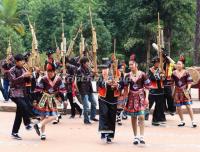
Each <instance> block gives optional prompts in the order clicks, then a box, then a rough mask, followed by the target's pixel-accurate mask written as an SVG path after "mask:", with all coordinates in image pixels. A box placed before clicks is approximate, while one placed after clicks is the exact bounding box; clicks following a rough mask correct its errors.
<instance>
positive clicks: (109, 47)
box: [0, 0, 196, 65]
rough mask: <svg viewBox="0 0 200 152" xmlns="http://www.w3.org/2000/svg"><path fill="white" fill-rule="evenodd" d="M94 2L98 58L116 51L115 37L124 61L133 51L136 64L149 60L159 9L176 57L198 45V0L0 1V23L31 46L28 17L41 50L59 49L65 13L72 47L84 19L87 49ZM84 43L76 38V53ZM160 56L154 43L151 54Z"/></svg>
mask: <svg viewBox="0 0 200 152" xmlns="http://www.w3.org/2000/svg"><path fill="white" fill-rule="evenodd" d="M89 6H90V7H91V10H92V18H93V24H94V27H95V28H96V32H97V41H98V52H97V55H98V60H99V61H100V60H101V57H105V56H109V55H110V54H111V53H112V52H113V50H114V49H113V40H114V39H116V50H117V51H116V54H119V56H118V57H119V58H120V59H126V60H128V58H129V56H130V54H132V53H135V54H136V60H137V62H139V63H140V62H145V61H146V53H147V51H146V50H147V48H148V46H147V45H148V42H149V41H147V40H150V42H151V43H152V42H156V33H157V13H158V12H160V19H161V25H162V27H164V32H165V38H166V41H167V38H168V40H169V41H170V42H171V46H170V48H171V52H172V53H171V54H172V55H171V56H172V58H173V57H175V56H177V55H178V54H180V53H182V52H184V53H185V54H187V51H186V50H192V49H193V39H194V27H195V7H196V3H195V0H192V1H191V0H159V1H158V0H134V1H130V0H123V1H122V0H104V1H102V0H73V1H72V0H0V25H2V26H7V27H10V28H13V29H14V30H15V31H16V32H17V33H21V35H22V36H23V37H20V36H18V35H17V34H16V33H15V34H16V36H18V37H19V41H20V42H21V44H20V45H19V46H22V47H24V48H25V50H30V49H31V41H32V37H31V33H30V29H29V24H28V20H27V15H28V16H29V18H30V20H31V22H32V23H34V25H35V28H36V36H37V39H38V42H39V50H40V51H47V50H48V49H49V48H51V49H55V48H56V45H55V37H56V40H57V44H58V45H59V46H60V42H61V33H62V27H61V20H62V17H63V20H64V24H65V27H64V31H65V37H66V38H67V44H68V45H69V43H70V41H71V40H72V39H73V37H74V36H75V34H76V32H77V30H78V28H79V26H80V24H81V22H82V24H83V36H84V37H85V41H86V49H87V50H91V48H92V47H91V42H92V31H91V23H90V16H89ZM22 23H23V24H22ZM10 28H8V29H9V30H8V31H9V32H10ZM4 30H6V29H4ZM12 32H13V31H12ZM22 33H24V34H22ZM6 37H8V36H6ZM169 38H170V39H169ZM21 39H22V40H23V41H21ZM3 42H4V43H5V44H4V43H3ZM3 42H1V43H2V46H6V45H7V41H3ZM79 42H80V36H78V38H77V40H76V42H75V46H74V52H73V54H75V55H78V53H79ZM1 49H2V48H1ZM3 49H5V47H4V48H3ZM155 54H156V51H154V50H153V48H152V47H151V57H152V56H154V55H155ZM188 61H189V60H188ZM189 64H191V62H189V63H188V65H189Z"/></svg>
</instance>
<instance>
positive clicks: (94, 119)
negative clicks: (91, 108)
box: [91, 118, 99, 122]
mask: <svg viewBox="0 0 200 152" xmlns="http://www.w3.org/2000/svg"><path fill="white" fill-rule="evenodd" d="M91 120H92V121H96V122H97V121H99V120H98V119H96V118H93V119H91Z"/></svg>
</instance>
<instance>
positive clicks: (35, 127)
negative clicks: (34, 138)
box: [33, 124, 40, 136]
mask: <svg viewBox="0 0 200 152" xmlns="http://www.w3.org/2000/svg"><path fill="white" fill-rule="evenodd" d="M33 127H34V129H35V131H36V133H37V134H38V136H40V128H39V126H38V124H35V125H34V126H33Z"/></svg>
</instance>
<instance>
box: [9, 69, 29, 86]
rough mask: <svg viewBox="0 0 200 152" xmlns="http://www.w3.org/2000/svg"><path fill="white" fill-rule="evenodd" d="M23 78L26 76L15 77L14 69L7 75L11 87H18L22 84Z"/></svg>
mask: <svg viewBox="0 0 200 152" xmlns="http://www.w3.org/2000/svg"><path fill="white" fill-rule="evenodd" d="M25 76H26V75H25V74H23V75H21V76H19V77H17V76H16V74H15V70H14V69H11V70H10V71H9V73H8V79H9V80H10V81H11V82H12V84H13V85H19V84H22V83H24V81H25V80H24V78H25Z"/></svg>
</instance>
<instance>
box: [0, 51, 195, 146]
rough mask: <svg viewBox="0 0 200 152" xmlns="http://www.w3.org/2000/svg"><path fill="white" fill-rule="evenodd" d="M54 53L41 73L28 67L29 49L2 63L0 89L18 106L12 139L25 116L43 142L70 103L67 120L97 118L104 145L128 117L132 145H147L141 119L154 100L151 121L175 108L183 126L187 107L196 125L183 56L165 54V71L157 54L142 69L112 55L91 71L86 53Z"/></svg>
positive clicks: (156, 123)
mask: <svg viewBox="0 0 200 152" xmlns="http://www.w3.org/2000/svg"><path fill="white" fill-rule="evenodd" d="M53 53H54V52H53V51H48V52H47V60H46V61H45V65H44V67H43V69H44V72H42V70H41V67H31V68H30V67H29V66H28V62H27V61H28V58H29V56H30V53H25V54H17V55H13V56H10V58H9V60H6V61H5V62H3V63H2V67H1V69H2V72H3V86H1V87H0V89H1V92H2V94H3V97H4V99H5V101H6V102H7V101H8V100H9V99H11V100H12V101H13V102H14V103H15V104H16V115H15V120H14V123H13V129H12V133H11V135H12V137H13V138H14V139H18V140H21V139H22V138H21V137H20V136H19V129H20V125H21V123H22V120H23V123H24V125H25V128H26V129H27V130H31V129H32V128H34V129H35V131H36V133H37V134H38V136H40V139H41V140H46V131H45V129H46V125H47V124H49V123H51V122H53V123H54V124H57V123H59V121H60V119H61V115H66V114H67V105H68V101H69V103H70V106H71V116H70V118H71V119H73V118H75V115H76V113H78V115H79V116H80V117H81V116H82V115H83V123H84V124H85V125H90V124H92V123H91V121H93V122H99V129H98V130H99V132H100V134H101V139H102V140H103V141H105V142H106V143H111V142H112V139H113V138H114V136H115V128H116V124H118V125H122V124H123V123H122V120H123V119H127V117H128V116H130V117H131V124H132V129H133V135H134V137H133V144H134V145H138V144H145V138H144V129H145V125H144V123H145V120H148V119H149V114H150V111H151V109H152V107H153V105H154V103H155V107H154V110H153V115H152V125H154V126H160V125H163V124H166V117H165V115H166V114H170V115H172V116H173V115H174V114H175V112H176V109H177V113H178V115H179V117H180V123H178V124H177V125H178V127H183V126H185V121H184V118H183V111H182V106H184V105H185V106H186V109H187V111H188V113H189V116H190V118H191V126H192V127H194V128H195V127H197V124H196V122H195V121H194V115H193V111H192V108H191V104H192V100H191V95H190V89H191V85H192V78H191V76H190V74H189V73H188V71H187V70H185V68H184V63H185V58H184V57H183V56H181V57H180V59H179V60H178V61H177V63H173V62H171V61H170V60H169V59H168V58H167V55H165V54H163V58H164V68H163V70H161V69H160V67H159V66H160V58H159V57H154V58H153V59H152V65H153V66H152V67H150V68H149V71H148V72H147V73H145V72H143V71H141V70H140V66H139V64H138V63H137V62H136V56H135V55H131V57H130V60H129V61H128V66H127V65H126V63H125V61H119V60H117V59H116V57H115V56H114V55H112V57H111V59H106V58H105V59H103V60H102V65H101V66H100V68H101V71H99V73H95V72H94V71H93V69H92V68H91V67H90V65H89V63H90V62H89V59H88V58H87V56H83V57H76V58H65V59H64V60H63V59H61V60H58V61H56V60H55V59H54V58H53ZM64 62H65V63H64ZM95 82H96V87H97V89H95V87H94V86H95V84H94V83H95ZM95 91H96V93H98V104H99V120H98V119H97V118H96V111H97V109H96V107H97V101H96V99H95V96H94V93H95ZM60 105H63V106H61V107H62V112H59V111H58V106H60ZM81 105H82V106H81ZM82 107H83V109H82ZM33 119H37V120H38V121H37V123H35V124H32V120H33ZM138 127H139V129H140V130H139V133H138V132H137V128H138Z"/></svg>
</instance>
